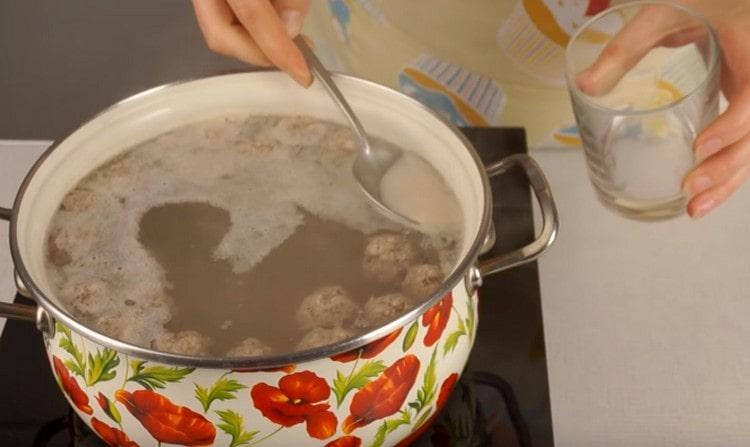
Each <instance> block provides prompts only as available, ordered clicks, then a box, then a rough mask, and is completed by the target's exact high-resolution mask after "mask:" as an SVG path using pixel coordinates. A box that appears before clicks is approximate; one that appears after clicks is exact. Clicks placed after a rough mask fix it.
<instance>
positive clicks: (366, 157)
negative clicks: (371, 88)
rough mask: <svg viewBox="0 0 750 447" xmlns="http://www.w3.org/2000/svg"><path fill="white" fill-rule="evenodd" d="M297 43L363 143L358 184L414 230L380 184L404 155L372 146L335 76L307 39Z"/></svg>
mask: <svg viewBox="0 0 750 447" xmlns="http://www.w3.org/2000/svg"><path fill="white" fill-rule="evenodd" d="M294 42H295V43H296V44H297V47H298V48H299V49H300V51H301V52H302V55H303V56H304V57H305V60H306V61H307V64H308V65H309V66H310V71H312V73H313V76H315V78H316V79H317V80H319V81H320V82H321V84H323V86H324V87H325V89H326V90H327V91H328V93H329V95H330V96H331V99H333V100H334V102H335V103H336V104H337V105H338V106H339V108H340V109H341V111H342V112H343V113H344V116H346V119H347V121H349V124H350V126H351V128H352V130H353V131H354V135H355V137H356V138H357V140H358V141H359V146H360V152H359V155H357V158H356V159H355V160H354V164H353V166H352V174H353V175H354V178H355V180H357V184H359V186H360V188H361V189H362V191H363V192H364V193H365V195H366V196H367V197H368V198H369V199H370V201H371V202H372V203H373V204H374V205H375V206H376V207H377V208H378V210H380V211H381V212H382V213H383V214H385V215H386V216H388V217H389V218H391V219H393V220H395V221H397V222H400V223H402V224H405V225H408V226H412V227H413V226H415V225H418V223H417V222H416V221H414V220H413V219H411V218H409V217H408V216H405V215H403V214H402V213H399V212H396V211H394V210H393V209H391V208H390V207H388V206H387V205H386V204H385V203H384V202H383V197H382V194H381V192H380V184H381V182H382V180H383V176H385V174H386V172H388V170H389V169H390V168H391V167H392V166H393V165H394V164H395V163H396V162H397V161H398V160H399V159H400V158H401V157H402V156H403V152H402V151H400V150H398V149H395V148H388V147H383V146H380V145H372V144H371V143H370V140H369V138H368V137H367V133H366V132H365V129H364V127H363V126H362V123H361V122H360V121H359V118H357V115H355V113H354V111H353V110H352V108H351V107H350V106H349V103H348V102H347V101H346V98H344V95H343V94H342V93H341V91H340V90H339V89H338V87H336V83H334V82H333V79H332V78H331V74H330V73H329V72H328V70H327V69H326V68H325V66H323V64H322V63H321V62H320V60H319V59H318V57H317V56H316V55H315V53H314V52H313V51H312V49H311V48H310V47H309V46H308V45H307V42H306V41H305V39H304V38H303V37H302V36H301V35H299V36H297V37H296V38H295V39H294Z"/></svg>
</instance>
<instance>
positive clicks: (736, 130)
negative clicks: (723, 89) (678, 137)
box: [695, 86, 750, 160]
mask: <svg viewBox="0 0 750 447" xmlns="http://www.w3.org/2000/svg"><path fill="white" fill-rule="evenodd" d="M748 133H750V86H748V87H746V88H745V89H744V91H742V92H741V93H740V94H739V95H737V97H735V98H733V99H732V102H730V103H729V108H727V110H726V111H725V112H724V113H723V114H721V116H719V117H718V118H716V120H714V122H713V123H711V124H710V125H709V126H708V127H707V128H706V129H704V130H703V132H701V134H700V135H699V136H698V138H696V140H695V156H696V158H697V159H698V160H703V159H705V158H708V157H710V156H711V155H713V154H715V153H716V152H718V151H719V150H720V149H722V148H723V147H726V146H729V145H731V144H734V143H735V142H737V141H738V140H739V139H741V138H743V137H745V136H746V135H747V134H748Z"/></svg>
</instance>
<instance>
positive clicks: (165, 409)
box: [115, 390, 216, 446]
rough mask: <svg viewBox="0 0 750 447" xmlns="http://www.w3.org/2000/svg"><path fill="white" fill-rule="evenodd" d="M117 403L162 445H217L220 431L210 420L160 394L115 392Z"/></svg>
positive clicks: (140, 391)
mask: <svg viewBox="0 0 750 447" xmlns="http://www.w3.org/2000/svg"><path fill="white" fill-rule="evenodd" d="M115 399H117V401H118V402H120V403H122V404H123V405H125V408H127V409H128V411H129V412H130V414H132V415H133V416H134V417H135V418H136V419H138V421H139V422H140V423H141V424H142V425H143V427H144V428H145V429H146V430H147V431H148V432H149V433H151V436H153V437H154V438H155V439H156V440H157V441H159V442H164V443H167V444H180V445H187V446H206V445H211V444H213V442H214V438H215V437H216V428H215V427H214V425H213V424H212V423H211V422H210V421H209V420H208V419H206V418H204V417H203V416H201V415H200V414H198V413H196V412H194V411H193V410H191V409H189V408H187V407H181V406H179V405H175V404H173V403H172V402H171V401H170V400H169V399H167V398H166V397H164V396H162V395H160V394H159V393H156V392H154V391H151V390H138V391H133V392H132V393H131V392H129V391H125V390H119V391H117V392H115Z"/></svg>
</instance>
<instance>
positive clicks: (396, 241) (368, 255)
mask: <svg viewBox="0 0 750 447" xmlns="http://www.w3.org/2000/svg"><path fill="white" fill-rule="evenodd" d="M416 260H417V251H416V249H415V248H414V246H413V245H412V244H411V242H409V239H407V238H406V236H404V235H403V234H398V233H379V234H375V235H372V236H370V237H368V238H367V242H366V245H365V258H364V261H363V262H362V268H363V271H364V274H365V276H366V277H367V278H368V279H371V280H373V281H377V282H379V283H389V282H395V281H401V279H402V278H403V277H404V274H405V273H406V269H407V268H409V266H410V265H412V264H414V263H415V262H416Z"/></svg>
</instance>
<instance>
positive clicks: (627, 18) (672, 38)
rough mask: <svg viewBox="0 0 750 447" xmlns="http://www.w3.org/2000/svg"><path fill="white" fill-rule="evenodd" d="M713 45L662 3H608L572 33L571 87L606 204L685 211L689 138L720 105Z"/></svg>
mask: <svg viewBox="0 0 750 447" xmlns="http://www.w3.org/2000/svg"><path fill="white" fill-rule="evenodd" d="M719 52H720V50H719V47H718V45H717V42H716V37H715V34H714V31H713V30H712V28H711V26H710V25H709V24H708V22H707V21H706V20H705V19H704V18H703V17H701V16H700V15H698V14H697V13H695V12H693V11H691V10H689V9H688V8H686V7H683V6H680V5H676V4H673V3H668V2H662V1H636V2H628V3H624V4H621V5H618V6H615V7H613V8H610V9H608V10H606V11H603V12H601V13H600V14H598V15H596V16H595V17H593V18H591V19H590V20H589V21H588V22H586V23H584V24H583V25H581V27H580V28H579V29H578V31H577V32H576V33H575V34H574V35H573V36H572V37H571V39H570V42H569V43H568V47H567V50H566V71H567V72H566V77H567V83H568V90H569V92H570V98H571V101H572V104H573V111H574V113H575V117H576V122H577V123H578V129H579V132H580V135H581V139H582V142H583V147H584V150H585V153H586V162H587V166H588V172H589V178H590V180H591V183H592V184H593V187H594V190H595V191H596V193H597V196H598V198H599V200H600V201H601V202H602V203H603V204H604V205H605V206H607V207H609V208H611V209H613V210H615V211H616V212H618V213H620V214H622V215H624V216H626V217H630V218H634V219H640V220H656V219H666V218H670V217H674V216H677V215H679V214H681V213H683V212H684V210H685V204H686V197H685V196H684V194H683V192H682V181H683V178H684V177H685V175H686V174H687V173H688V172H689V171H690V170H691V169H692V168H693V166H694V164H695V157H694V153H693V142H694V140H695V137H696V135H697V134H698V133H700V131H701V130H702V129H703V128H704V127H705V126H706V125H707V124H708V123H710V122H711V121H712V120H713V119H714V118H715V117H716V116H717V114H718V111H719V85H718V82H719V64H718V63H717V61H718V60H719Z"/></svg>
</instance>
